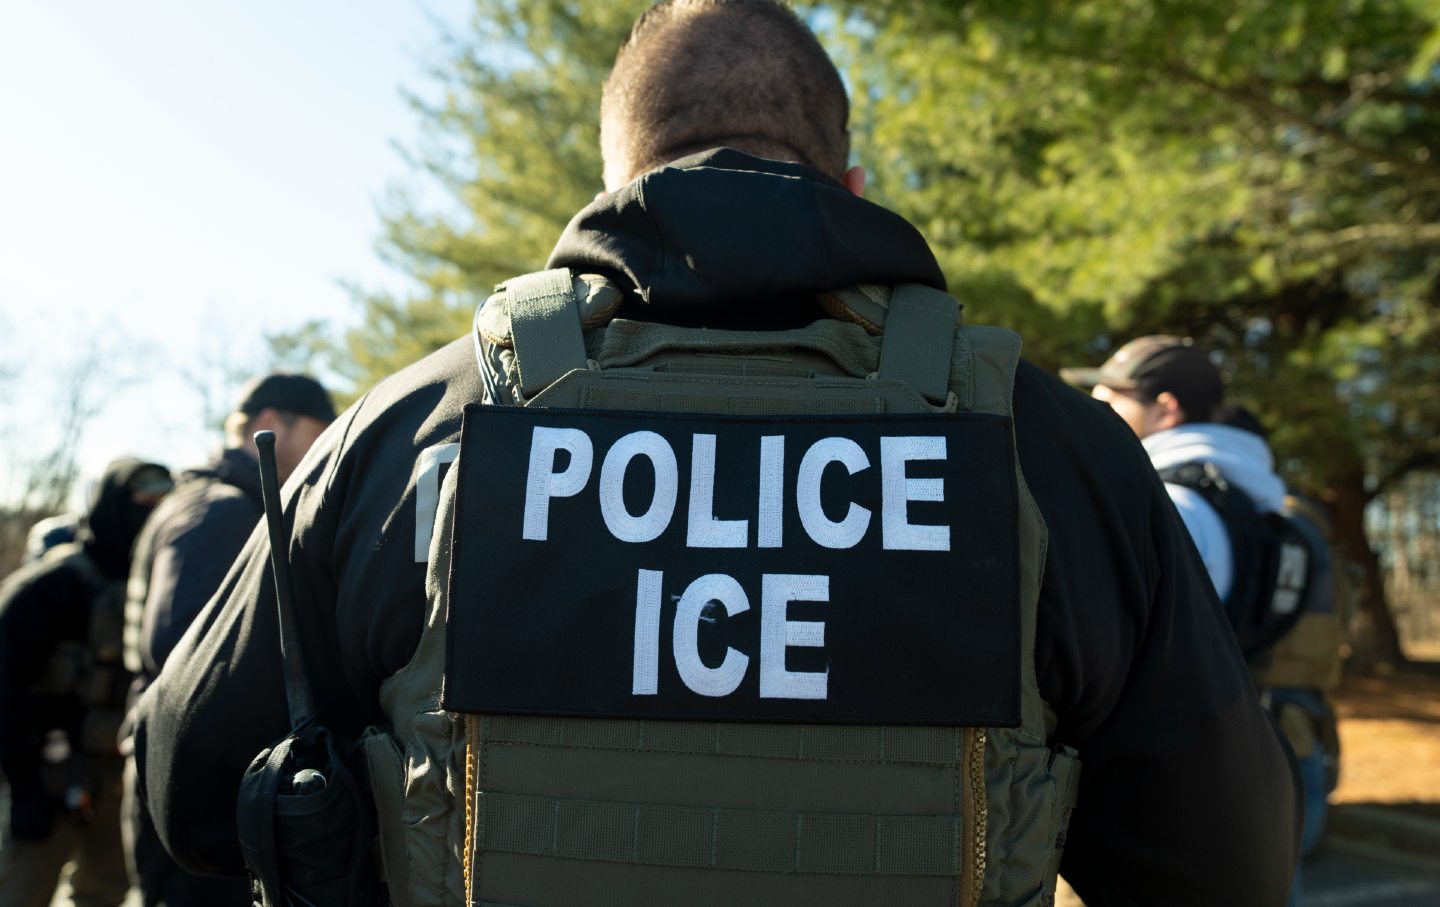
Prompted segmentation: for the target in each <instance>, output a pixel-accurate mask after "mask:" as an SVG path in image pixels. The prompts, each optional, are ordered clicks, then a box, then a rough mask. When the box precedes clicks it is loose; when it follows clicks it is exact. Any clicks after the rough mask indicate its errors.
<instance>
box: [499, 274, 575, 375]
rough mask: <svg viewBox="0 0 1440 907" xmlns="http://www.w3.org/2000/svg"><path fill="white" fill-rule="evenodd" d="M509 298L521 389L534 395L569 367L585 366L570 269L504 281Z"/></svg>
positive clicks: (508, 303) (507, 303) (506, 294)
mask: <svg viewBox="0 0 1440 907" xmlns="http://www.w3.org/2000/svg"><path fill="white" fill-rule="evenodd" d="M505 300H506V307H507V308H508V309H509V313H510V330H511V332H512V336H513V337H514V339H515V367H516V370H517V371H518V372H519V375H520V392H521V393H522V394H524V395H525V396H526V397H532V396H534V395H535V394H537V393H539V392H540V391H542V390H544V389H545V388H546V387H548V386H549V385H550V384H551V383H553V382H554V381H555V380H556V379H557V378H559V377H560V376H561V375H564V374H565V373H566V372H569V371H571V370H572V369H577V368H579V369H583V368H585V366H586V356H585V338H584V335H583V333H582V331H581V327H580V310H579V308H578V307H577V306H576V304H575V290H574V282H573V281H572V280H571V277H570V271H569V269H568V268H554V269H552V270H549V271H537V272H535V273H534V274H526V275H525V276H523V277H516V278H514V279H512V280H510V281H508V282H506V284H505Z"/></svg>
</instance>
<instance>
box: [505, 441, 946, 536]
mask: <svg viewBox="0 0 1440 907" xmlns="http://www.w3.org/2000/svg"><path fill="white" fill-rule="evenodd" d="M691 441H692V444H691V460H690V494H689V506H688V507H687V513H686V532H685V544H686V547H689V548H745V547H748V546H749V545H750V539H751V533H750V521H749V520H721V519H716V517H715V512H714V511H715V508H714V502H715V465H716V463H715V447H716V444H715V441H716V439H715V435H713V434H694V435H692V436H691ZM879 446H880V487H881V495H880V500H881V505H880V531H881V539H882V544H883V547H884V548H885V550H887V551H949V550H950V527H949V526H934V525H923V524H921V525H916V524H914V523H911V522H910V519H909V512H908V511H909V509H908V506H907V505H908V504H909V502H911V501H934V502H943V501H944V499H945V488H944V482H943V481H942V480H940V479H925V478H910V477H909V476H908V475H907V474H906V473H907V464H909V463H910V462H911V461H914V460H944V459H945V446H946V445H945V438H944V437H943V436H921V437H915V436H899V437H889V436H881V437H880V444H879ZM561 450H563V451H566V452H567V453H568V454H569V462H568V463H567V464H566V465H565V467H564V468H563V469H560V470H558V471H557V470H556V461H557V459H558V458H557V456H556V454H557V452H558V451H561ZM785 456H786V451H785V436H784V435H765V436H763V437H762V438H761V439H760V449H759V457H758V461H759V479H760V481H759V486H760V493H759V500H758V509H757V512H756V518H755V522H756V532H755V536H754V538H755V546H756V547H759V548H780V547H782V546H783V545H784V543H785V538H784V503H785V491H786V489H785V488H784V484H785V476H786V469H785ZM639 459H644V460H647V461H648V462H649V467H650V470H651V473H652V475H653V477H654V480H655V483H654V492H653V494H652V496H651V499H650V502H649V504H648V506H647V507H646V508H645V509H644V511H643V512H641V513H639V514H635V513H631V512H630V510H629V509H628V508H627V506H626V503H625V496H624V488H625V477H626V475H627V473H629V472H630V470H631V468H632V467H633V466H634V464H635V462H636V461H637V460H639ZM832 463H835V464H839V465H840V466H843V467H844V468H845V471H846V472H847V473H849V474H850V475H854V474H855V473H858V472H861V471H863V470H866V469H869V468H870V466H871V463H870V456H869V455H868V454H867V453H866V452H865V451H864V449H863V448H861V446H860V445H859V444H858V443H857V442H856V441H854V440H852V439H850V438H846V437H834V436H832V437H825V438H821V439H819V440H817V441H815V442H814V443H812V444H811V445H810V447H809V449H808V450H806V451H805V453H804V455H803V456H802V457H801V458H800V468H799V470H798V472H797V473H796V478H795V483H794V484H795V487H794V496H793V500H794V503H795V508H796V510H797V511H798V513H799V517H800V523H801V525H802V526H804V528H805V533H806V534H807V535H808V536H809V537H810V540H811V541H813V542H814V543H815V544H817V545H820V546H822V547H825V548H853V547H855V546H856V545H858V544H859V543H860V541H861V540H862V539H863V538H864V537H865V534H866V533H867V532H868V531H869V530H870V527H871V525H872V517H873V514H872V513H871V511H870V510H869V509H867V508H865V507H861V506H860V505H859V504H857V503H855V502H853V501H852V502H850V506H849V509H848V510H847V512H846V513H845V516H844V517H843V518H841V519H840V520H838V521H836V520H831V519H830V517H829V516H828V515H827V514H826V512H825V509H824V508H823V507H822V506H821V503H820V501H821V484H822V481H823V479H824V476H825V472H826V467H828V466H830V465H831V464H832ZM594 464H595V447H594V443H593V442H592V441H591V440H590V436H589V435H588V434H586V433H585V432H584V431H582V430H580V429H578V428H549V427H544V426H537V427H536V428H535V431H534V433H533V435H532V436H531V442H530V465H529V469H528V471H527V474H526V478H525V525H524V531H523V537H524V538H525V539H527V540H530V541H541V542H543V541H546V540H547V539H548V538H549V532H550V502H551V500H552V499H554V498H565V497H574V496H575V495H578V494H580V492H582V491H584V490H585V488H586V486H587V485H588V484H589V482H590V477H591V474H592V473H593V471H594ZM679 490H680V470H679V464H678V461H677V459H676V456H675V449H674V448H673V447H671V446H670V442H669V441H667V440H666V439H665V438H664V437H663V436H661V435H659V434H657V433H656V432H653V431H635V432H630V433H629V434H626V435H622V436H621V437H620V438H619V439H618V440H616V441H615V443H614V444H613V445H611V447H610V449H609V450H608V451H607V452H606V453H605V458H604V461H603V462H602V464H601V466H600V480H599V484H598V487H597V489H596V491H597V494H596V500H597V501H598V502H599V507H600V515H601V517H602V518H603V519H604V521H605V526H606V528H608V529H609V530H610V534H611V535H613V536H614V537H615V538H616V539H617V540H619V541H622V542H651V541H654V540H655V539H657V538H659V537H660V535H661V534H662V533H664V532H665V530H666V529H667V528H669V526H670V522H671V520H672V519H674V516H675V510H676V504H677V500H678V497H679Z"/></svg>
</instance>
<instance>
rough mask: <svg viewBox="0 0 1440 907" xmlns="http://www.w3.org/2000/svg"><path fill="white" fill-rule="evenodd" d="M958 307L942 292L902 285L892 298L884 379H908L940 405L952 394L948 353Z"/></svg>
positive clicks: (882, 359)
mask: <svg viewBox="0 0 1440 907" xmlns="http://www.w3.org/2000/svg"><path fill="white" fill-rule="evenodd" d="M958 315H959V303H957V302H956V301H955V297H953V296H951V295H950V294H949V293H945V292H943V291H941V290H937V289H934V288H933V287H927V286H924V285H923V284H918V283H902V284H900V285H899V286H897V287H896V288H895V292H894V294H892V295H891V297H890V309H889V311H888V313H887V314H886V316H885V333H884V335H883V339H882V340H881V344H880V377H881V378H892V379H896V380H899V381H904V382H905V383H906V384H908V385H910V386H911V387H913V388H914V389H915V390H916V391H917V392H918V393H919V394H920V395H921V396H923V397H924V398H925V399H926V400H929V401H930V402H931V403H933V404H935V405H936V406H939V405H941V404H943V403H944V402H945V400H946V398H947V397H948V396H949V389H950V353H951V348H952V346H953V345H954V340H955V323H956V319H957V317H958Z"/></svg>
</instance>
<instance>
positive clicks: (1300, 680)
mask: <svg viewBox="0 0 1440 907" xmlns="http://www.w3.org/2000/svg"><path fill="white" fill-rule="evenodd" d="M1285 512H1286V513H1287V514H1288V515H1289V517H1290V519H1291V520H1292V521H1293V522H1295V523H1296V524H1297V526H1298V528H1299V529H1300V531H1301V532H1302V533H1304V534H1305V535H1306V537H1307V538H1309V539H1310V541H1311V546H1312V551H1314V552H1315V556H1316V562H1317V572H1316V580H1315V582H1316V590H1315V595H1314V596H1312V597H1311V599H1310V600H1308V601H1307V603H1306V608H1305V610H1304V612H1303V613H1302V614H1301V615H1300V617H1299V619H1298V620H1296V622H1295V626H1293V627H1292V628H1291V629H1290V632H1289V633H1287V634H1285V636H1284V637H1283V638H1281V640H1280V641H1279V642H1277V643H1276V644H1275V646H1274V648H1273V649H1271V651H1270V659H1269V663H1268V664H1267V665H1265V666H1264V667H1263V668H1261V669H1260V670H1259V671H1257V672H1256V674H1255V682H1256V683H1257V684H1258V685H1260V686H1261V687H1293V688H1299V689H1309V690H1319V691H1321V692H1329V691H1330V690H1333V689H1334V688H1335V687H1336V686H1337V685H1338V684H1339V683H1340V670H1341V667H1342V665H1343V663H1344V658H1343V657H1342V647H1343V646H1344V644H1345V636H1346V634H1345V628H1346V626H1347V624H1348V622H1349V618H1350V615H1351V614H1353V613H1354V595H1355V589H1354V584H1353V583H1352V582H1351V580H1350V576H1349V572H1348V570H1347V567H1348V566H1349V565H1348V564H1347V563H1346V562H1345V561H1344V560H1343V559H1342V558H1341V557H1339V556H1337V553H1336V552H1335V550H1334V549H1333V547H1332V546H1331V544H1330V530H1329V523H1328V521H1327V520H1326V519H1325V515H1324V514H1323V513H1321V512H1320V511H1319V509H1318V508H1317V507H1316V506H1315V505H1313V504H1311V503H1309V502H1307V501H1305V500H1304V499H1303V498H1299V497H1296V496H1294V495H1289V496H1287V497H1286V498H1285Z"/></svg>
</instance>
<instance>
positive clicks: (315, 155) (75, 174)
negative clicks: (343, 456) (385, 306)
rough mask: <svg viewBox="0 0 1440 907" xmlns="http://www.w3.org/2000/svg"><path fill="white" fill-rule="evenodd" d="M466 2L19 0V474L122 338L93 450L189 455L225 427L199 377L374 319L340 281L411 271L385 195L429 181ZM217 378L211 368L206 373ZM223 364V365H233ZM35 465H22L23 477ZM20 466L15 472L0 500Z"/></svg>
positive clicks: (8, 136)
mask: <svg viewBox="0 0 1440 907" xmlns="http://www.w3.org/2000/svg"><path fill="white" fill-rule="evenodd" d="M467 14H468V4H467V3H465V2H464V0H349V2H339V0H304V2H298V3H297V2H293V0H292V2H279V0H243V2H242V0H201V2H195V0H147V2H142V3H113V2H102V0H60V2H56V0H49V2H46V0H6V2H5V3H4V4H0V86H4V87H3V89H0V374H3V373H10V374H12V375H15V376H16V377H15V378H14V379H12V380H11V382H10V386H9V387H0V391H4V392H3V393H0V472H3V471H4V470H6V469H7V467H9V468H10V469H11V471H12V472H13V471H14V468H13V456H12V457H10V459H11V461H12V462H10V463H8V464H7V461H6V457H7V455H8V454H7V451H6V450H4V449H3V448H4V447H5V445H6V444H7V443H8V444H9V445H10V447H12V448H13V446H14V440H15V438H16V437H17V430H18V429H22V428H23V429H25V430H27V431H30V432H32V433H33V434H34V436H35V437H36V438H37V441H38V440H40V439H43V438H44V437H45V432H47V431H50V430H52V428H53V426H52V425H51V422H52V421H53V419H51V418H47V416H49V415H50V414H51V413H53V408H54V405H55V399H56V395H57V394H58V393H59V389H58V385H59V383H60V382H59V376H61V375H63V374H66V373H67V370H69V369H70V368H71V367H72V364H73V363H74V362H75V361H76V360H77V359H83V358H85V357H86V356H87V355H89V354H88V353H87V350H91V349H95V348H97V347H98V348H99V349H100V350H101V353H102V354H101V356H100V358H99V362H98V364H99V365H100V371H101V373H102V374H103V375H105V377H104V378H103V379H101V382H100V383H101V387H100V389H99V395H98V396H99V398H100V401H101V402H102V403H103V411H102V412H101V414H100V415H99V416H98V417H97V418H96V419H95V420H93V422H92V423H91V425H90V427H89V429H88V430H87V432H86V436H85V443H84V445H83V453H82V457H81V460H82V463H83V464H84V466H85V468H86V471H87V472H90V473H94V472H98V470H99V468H100V467H102V466H103V465H104V463H105V462H106V461H108V460H109V459H110V458H111V457H113V456H116V455H119V454H122V453H136V454H140V455H144V456H149V457H154V458H158V459H161V460H163V461H165V462H168V463H170V464H172V465H175V466H183V465H189V464H193V463H194V462H196V461H197V460H199V459H202V458H203V457H204V456H205V454H206V452H207V451H208V450H210V449H212V448H214V447H215V446H216V445H217V444H218V440H219V435H218V432H217V431H215V430H214V428H213V426H209V425H206V424H205V420H204V418H203V412H204V401H203V399H202V397H201V395H200V394H199V393H197V392H196V391H195V389H194V387H195V385H196V384H197V383H204V381H205V376H207V375H209V376H211V377H212V378H213V377H214V376H215V375H217V374H218V372H219V371H220V370H221V368H222V367H229V368H233V367H237V366H246V365H249V364H251V363H257V362H259V361H261V359H262V358H263V355H264V346H263V342H262V339H261V338H262V337H263V335H264V334H265V333H266V332H275V331H280V330H285V329H287V328H291V327H294V326H297V325H298V324H300V323H301V322H303V321H305V320H307V319H312V318H321V319H327V320H330V321H331V322H332V323H335V324H344V323H347V322H349V321H353V319H354V308H353V305H352V303H351V301H350V298H349V296H348V295H347V293H346V292H345V291H344V290H343V289H342V288H341V287H340V286H339V283H338V282H339V281H341V280H346V281H352V282H358V283H360V284H362V285H367V286H377V287H378V286H386V287H392V288H397V289H398V288H403V287H404V286H405V279H404V277H403V275H400V274H397V273H395V272H394V271H392V270H390V269H389V268H388V267H387V266H386V265H385V264H384V263H383V262H381V261H380V259H379V258H378V257H377V255H376V254H375V251H374V242H375V239H376V237H377V236H378V235H379V229H380V228H379V220H378V217H377V215H376V202H377V200H378V199H380V198H381V197H382V196H383V195H384V193H385V191H386V189H387V187H388V186H390V185H392V184H395V183H396V182H399V183H401V184H404V185H408V186H412V187H419V188H420V189H421V190H422V191H423V190H424V188H425V187H424V186H423V184H421V183H420V182H419V177H417V176H415V175H414V174H412V173H410V172H409V170H408V169H407V167H406V166H405V164H404V162H403V160H402V158H401V156H400V155H399V153H397V152H396V151H395V149H394V147H393V143H394V142H395V141H397V140H398V141H399V142H401V143H405V142H408V141H409V140H410V139H411V138H412V137H413V136H415V135H416V134H417V132H418V125H417V122H416V120H415V118H414V116H413V115H412V114H411V112H410V111H409V109H408V108H407V107H406V106H405V104H404V102H403V100H402V99H401V96H400V89H401V87H402V86H404V87H407V88H411V89H418V90H419V91H420V92H421V93H424V92H425V91H426V89H427V88H428V87H429V83H428V82H427V80H426V77H425V75H424V67H425V65H426V62H427V58H430V57H433V55H434V54H435V53H436V52H437V49H438V47H439V36H440V28H441V26H442V24H446V23H448V24H450V25H451V26H455V25H462V24H463V23H464V21H465V17H466V15H467ZM196 376H200V377H199V378H197V377H196ZM212 384H213V381H212ZM11 478H12V479H13V477H11ZM6 491H7V477H6V476H5V475H3V474H0V497H3V496H4V495H5V494H6Z"/></svg>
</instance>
